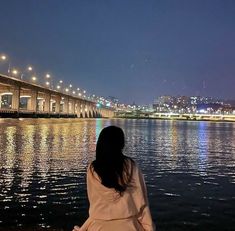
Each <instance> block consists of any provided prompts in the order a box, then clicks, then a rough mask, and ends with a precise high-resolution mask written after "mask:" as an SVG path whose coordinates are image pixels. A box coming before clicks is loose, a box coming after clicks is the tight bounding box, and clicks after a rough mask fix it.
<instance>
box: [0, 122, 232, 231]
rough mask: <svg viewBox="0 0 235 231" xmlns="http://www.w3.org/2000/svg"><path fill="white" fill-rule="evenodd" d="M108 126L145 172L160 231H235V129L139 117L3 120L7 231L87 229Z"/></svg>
mask: <svg viewBox="0 0 235 231" xmlns="http://www.w3.org/2000/svg"><path fill="white" fill-rule="evenodd" d="M108 125H117V126H120V127H122V128H123V130H124V132H125V135H126V147H125V150H124V152H125V154H126V155H129V156H131V157H133V158H134V159H135V160H136V161H137V162H138V164H139V166H140V167H141V168H142V171H143V173H144V175H145V179H146V183H147V187H148V195H149V201H150V207H151V212H152V216H153V218H154V221H155V223H156V226H157V230H159V231H173V230H174V231H176V230H183V231H184V230H185V231H186V230H200V231H201V230H209V231H213V230H218V231H226V230H235V123H215V122H187V121H164V120H134V119H110V120H109V119H19V120H17V119H0V228H1V227H6V228H7V227H16V230H17V227H21V228H22V227H37V226H40V227H55V228H63V229H64V230H71V228H72V227H73V225H74V224H81V223H82V222H83V221H84V220H85V219H86V216H87V208H88V202H87V197H86V185H85V174H86V167H87V165H88V163H90V162H91V161H92V160H93V159H94V153H95V143H96V140H97V138H98V135H99V132H100V131H101V129H102V128H103V127H105V126H108Z"/></svg>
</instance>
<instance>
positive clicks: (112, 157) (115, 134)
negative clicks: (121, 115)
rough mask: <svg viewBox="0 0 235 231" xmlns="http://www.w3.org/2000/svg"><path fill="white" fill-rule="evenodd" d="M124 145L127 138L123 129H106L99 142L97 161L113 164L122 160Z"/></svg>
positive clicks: (113, 127)
mask: <svg viewBox="0 0 235 231" xmlns="http://www.w3.org/2000/svg"><path fill="white" fill-rule="evenodd" d="M124 145H125V138H124V133H123V131H122V129H121V128H119V127H115V126H109V127H106V128H104V129H103V130H102V131H101V133H100V135H99V138H98V141H97V145H96V160H97V161H98V162H106V161H107V162H109V163H111V162H112V161H118V160H120V159H122V157H123V154H122V150H123V148H124Z"/></svg>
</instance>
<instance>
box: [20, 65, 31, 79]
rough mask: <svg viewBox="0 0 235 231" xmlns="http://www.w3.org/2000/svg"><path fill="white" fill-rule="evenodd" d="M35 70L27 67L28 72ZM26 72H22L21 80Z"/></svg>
mask: <svg viewBox="0 0 235 231" xmlns="http://www.w3.org/2000/svg"><path fill="white" fill-rule="evenodd" d="M32 70H33V68H32V66H28V67H27V71H29V72H31V71H32ZM24 74H25V72H22V74H21V76H20V78H21V79H23V77H24Z"/></svg>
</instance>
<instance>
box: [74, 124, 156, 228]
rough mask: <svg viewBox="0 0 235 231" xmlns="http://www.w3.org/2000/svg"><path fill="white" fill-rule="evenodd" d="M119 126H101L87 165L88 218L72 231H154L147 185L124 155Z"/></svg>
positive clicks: (121, 132)
mask: <svg viewBox="0 0 235 231" xmlns="http://www.w3.org/2000/svg"><path fill="white" fill-rule="evenodd" d="M124 144H125V141H124V133H123V131H122V129H121V128H119V127H115V126H109V127H106V128H104V129H103V130H102V131H101V133H100V135H99V138H98V142H97V146H96V159H95V160H94V161H93V162H92V163H91V165H90V166H89V167H88V171H87V193H88V199H89V202H90V208H89V218H88V219H87V220H86V222H85V223H84V224H83V225H82V227H78V226H75V227H74V229H73V231H121V230H124V231H154V230H155V227H154V224H153V222H152V218H151V214H150V210H149V206H148V199H147V193H146V186H145V182H144V179H143V176H142V174H141V171H140V170H139V168H138V167H137V165H136V164H135V162H134V161H133V160H132V159H131V158H130V157H127V156H125V155H123V153H122V150H123V148H124Z"/></svg>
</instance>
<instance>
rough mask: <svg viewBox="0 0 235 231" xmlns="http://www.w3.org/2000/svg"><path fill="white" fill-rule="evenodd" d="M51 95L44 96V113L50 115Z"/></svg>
mask: <svg viewBox="0 0 235 231" xmlns="http://www.w3.org/2000/svg"><path fill="white" fill-rule="evenodd" d="M50 106H51V94H45V108H44V109H45V112H48V113H50V111H51V108H50Z"/></svg>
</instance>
